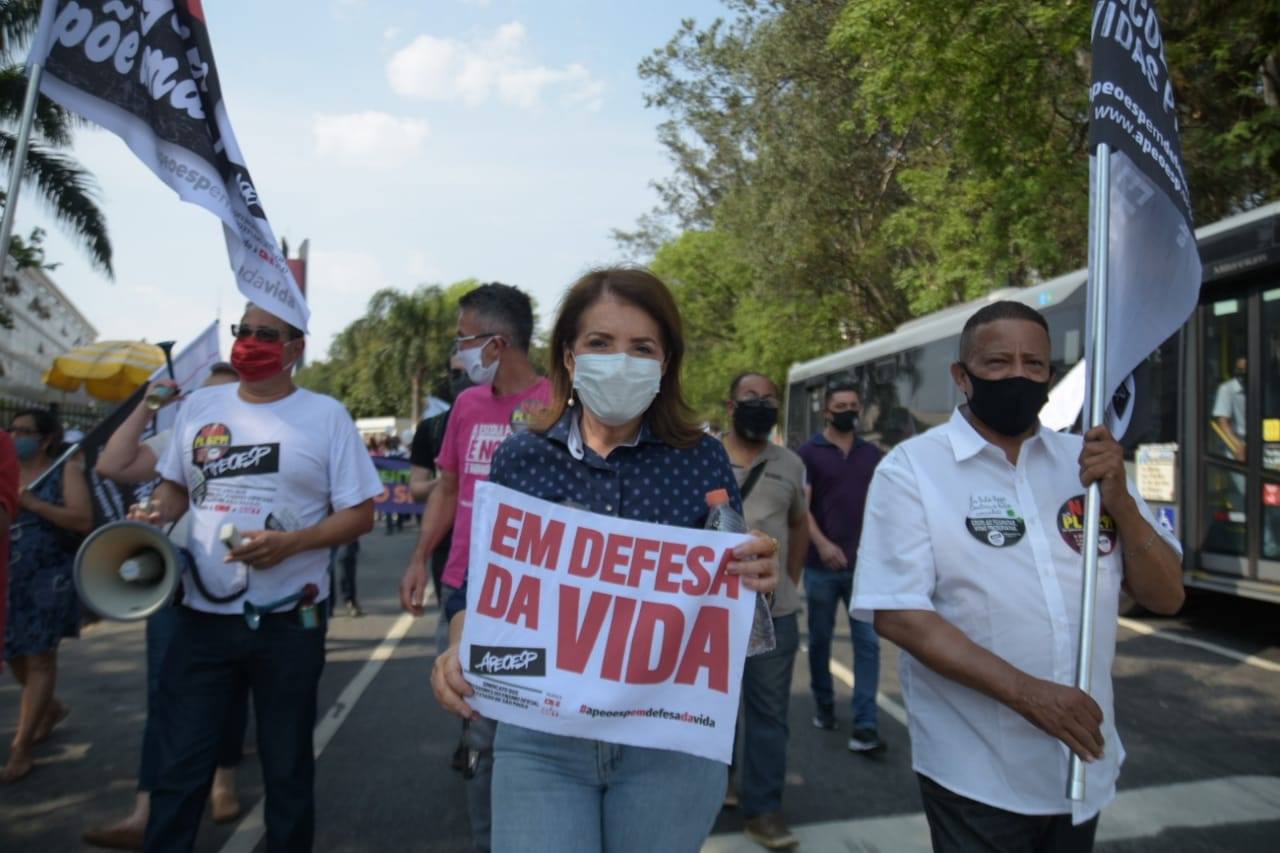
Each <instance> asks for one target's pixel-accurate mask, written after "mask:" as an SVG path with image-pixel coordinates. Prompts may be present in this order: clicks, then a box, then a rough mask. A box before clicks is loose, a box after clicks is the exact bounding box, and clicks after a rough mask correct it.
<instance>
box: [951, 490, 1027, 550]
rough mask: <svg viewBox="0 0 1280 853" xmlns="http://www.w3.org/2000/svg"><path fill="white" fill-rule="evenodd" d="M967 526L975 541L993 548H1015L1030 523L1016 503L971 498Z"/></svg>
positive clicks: (987, 496)
mask: <svg viewBox="0 0 1280 853" xmlns="http://www.w3.org/2000/svg"><path fill="white" fill-rule="evenodd" d="M964 526H965V529H966V530H968V531H969V534H970V535H971V536H973V538H974V539H977V540H978V541H979V542H981V543H982V544H984V545H990V546H991V547H993V548H1008V547H1009V546H1010V545H1016V544H1017V543H1018V542H1019V541H1020V540H1021V539H1022V537H1023V536H1025V535H1026V534H1027V523H1026V522H1025V521H1023V520H1022V517H1021V516H1020V515H1019V514H1018V510H1017V508H1016V507H1015V506H1014V505H1013V502H1012V501H1010V500H1009V499H1008V498H1007V497H1005V496H1004V495H997V494H977V493H975V494H972V495H970V496H969V514H968V516H966V517H965V520H964Z"/></svg>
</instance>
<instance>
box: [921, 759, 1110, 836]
mask: <svg viewBox="0 0 1280 853" xmlns="http://www.w3.org/2000/svg"><path fill="white" fill-rule="evenodd" d="M916 778H917V779H919V780H920V797H921V799H923V800H924V814H925V817H926V818H927V819H928V821H929V836H930V839H931V840H932V841H933V850H934V853H1089V851H1091V850H1093V838H1094V834H1095V833H1096V832H1097V831H1098V818H1097V817H1094V818H1093V819H1092V820H1087V821H1085V822H1084V823H1082V824H1080V825H1079V826H1073V825H1072V823H1071V815H1069V814H1054V815H1025V814H1017V813H1015V812H1009V811H1005V810H1004V809H999V808H996V807H995V806H989V805H987V804H986V803H980V802H978V801H976V800H971V799H969V798H968V797H964V796H961V795H960V794H957V793H956V792H954V791H952V790H949V789H947V788H944V787H942V786H941V785H939V784H938V783H937V782H935V781H933V780H932V779H930V778H929V777H928V776H924V775H921V774H918V773H917V774H916Z"/></svg>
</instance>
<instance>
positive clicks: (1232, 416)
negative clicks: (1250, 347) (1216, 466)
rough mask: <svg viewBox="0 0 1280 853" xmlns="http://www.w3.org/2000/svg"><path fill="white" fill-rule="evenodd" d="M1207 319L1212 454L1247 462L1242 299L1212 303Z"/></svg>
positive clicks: (1207, 402)
mask: <svg viewBox="0 0 1280 853" xmlns="http://www.w3.org/2000/svg"><path fill="white" fill-rule="evenodd" d="M1210 307H1211V311H1210V316H1208V317H1206V318H1205V340H1204V359H1205V360H1204V378H1205V391H1206V393H1205V399H1204V402H1205V406H1206V407H1207V408H1208V411H1207V412H1206V413H1205V417H1206V422H1207V426H1208V430H1207V432H1208V438H1209V440H1208V442H1207V443H1206V446H1207V448H1208V450H1209V453H1210V454H1212V455H1214V456H1219V457H1222V458H1225V459H1229V460H1231V461H1233V462H1239V463H1242V464H1243V463H1244V461H1245V459H1246V458H1247V453H1246V450H1247V445H1246V442H1247V441H1248V438H1249V429H1248V424H1247V422H1246V420H1245V387H1246V382H1247V381H1248V375H1249V360H1248V357H1247V356H1248V353H1247V352H1246V342H1247V341H1248V339H1249V335H1248V327H1247V325H1246V323H1245V314H1244V306H1243V304H1242V300H1239V299H1224V300H1222V301H1221V302H1215V303H1213V305H1212V306H1210Z"/></svg>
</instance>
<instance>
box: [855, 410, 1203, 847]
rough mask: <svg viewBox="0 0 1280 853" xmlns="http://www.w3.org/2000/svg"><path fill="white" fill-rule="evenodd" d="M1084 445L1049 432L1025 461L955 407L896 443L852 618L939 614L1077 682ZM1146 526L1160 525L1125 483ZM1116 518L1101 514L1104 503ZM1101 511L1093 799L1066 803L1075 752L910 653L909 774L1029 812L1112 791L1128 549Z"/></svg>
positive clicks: (904, 658) (880, 484) (865, 545)
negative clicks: (1099, 717)
mask: <svg viewBox="0 0 1280 853" xmlns="http://www.w3.org/2000/svg"><path fill="white" fill-rule="evenodd" d="M1082 446H1083V439H1082V438H1081V437H1080V436H1078V435H1066V434H1063V433H1057V432H1053V431H1052V430H1049V429H1047V428H1044V427H1042V428H1041V429H1040V432H1039V433H1038V434H1037V435H1035V436H1033V437H1032V438H1030V439H1028V440H1027V441H1026V442H1024V443H1023V445H1022V449H1021V451H1020V452H1019V454H1018V463H1017V465H1016V466H1015V465H1011V464H1010V463H1009V461H1008V459H1007V458H1006V457H1005V455H1004V452H1003V451H1001V450H1000V449H999V448H997V447H995V446H994V445H992V444H990V443H989V442H987V440H986V439H984V438H983V437H982V436H981V435H979V434H978V432H977V431H976V430H974V428H973V427H972V426H971V425H970V424H969V422H968V421H967V420H965V418H964V415H963V414H961V412H960V410H959V409H957V410H956V411H955V412H954V413H953V414H952V416H951V419H950V420H949V421H948V422H947V423H945V424H942V425H941V426H938V427H936V428H934V429H932V430H929V431H928V432H927V433H925V434H924V435H921V436H918V437H916V438H912V439H909V440H907V441H905V442H903V443H902V444H900V445H898V446H897V447H896V448H894V449H893V450H892V451H891V452H890V453H889V454H888V455H887V456H886V457H885V458H884V460H883V461H882V462H881V463H880V466H879V467H878V468H877V469H876V473H875V477H874V478H873V479H872V482H871V488H870V491H869V493H868V496H867V510H866V516H865V519H864V521H863V528H862V541H861V545H860V547H859V549H858V571H857V572H855V573H854V578H853V584H854V586H853V602H852V606H851V611H852V613H853V616H854V617H855V618H858V619H863V620H870V619H871V618H872V616H873V613H874V611H877V610H932V611H936V612H937V613H938V614H939V615H940V616H942V617H943V618H944V619H946V620H947V621H948V622H950V623H951V624H952V625H954V626H955V627H956V628H958V629H959V630H960V631H962V632H963V633H964V634H965V636H967V637H968V638H969V639H970V640H972V641H973V642H974V643H977V644H978V645H980V646H982V647H983V648H985V649H987V650H989V651H991V652H992V653H994V654H996V655H998V656H999V657H1001V658H1003V659H1004V660H1006V661H1007V662H1009V663H1010V664H1012V665H1013V666H1015V667H1017V668H1018V669H1020V670H1022V671H1024V672H1026V673H1028V674H1030V675H1032V676H1035V677H1037V678H1042V679H1046V680H1049V681H1054V682H1057V683H1059V684H1073V683H1074V681H1075V649H1076V635H1077V630H1078V626H1079V618H1080V585H1081V576H1082V573H1083V566H1084V561H1083V557H1082V555H1081V550H1080V549H1081V545H1080V540H1082V539H1083V535H1084V533H1083V518H1084V489H1083V488H1082V487H1081V485H1080V471H1079V456H1080V451H1081V449H1082ZM1129 492H1130V494H1132V495H1133V496H1134V499H1135V500H1136V501H1137V505H1138V508H1139V510H1140V511H1141V513H1142V515H1143V517H1144V518H1145V519H1147V521H1148V522H1151V524H1152V527H1154V528H1155V529H1156V530H1157V531H1160V535H1162V536H1163V537H1164V538H1165V540H1166V541H1168V542H1169V544H1170V545H1172V546H1173V547H1174V548H1175V549H1178V550H1179V552H1181V548H1180V546H1179V544H1178V542H1177V540H1175V539H1174V538H1173V537H1172V536H1171V535H1170V534H1168V533H1167V532H1165V531H1164V529H1163V528H1162V527H1160V525H1158V524H1156V523H1155V520H1154V518H1153V516H1152V514H1151V510H1150V508H1149V507H1147V505H1146V503H1145V502H1144V501H1143V500H1142V498H1141V497H1140V496H1139V495H1138V494H1137V493H1136V490H1135V489H1134V488H1133V485H1132V484H1130V486H1129ZM1104 509H1105V508H1104ZM1117 539H1118V537H1117V535H1116V532H1115V525H1114V522H1112V521H1111V519H1110V517H1109V516H1105V515H1104V519H1103V529H1102V536H1101V540H1100V543H1099V552H1100V554H1101V558H1100V560H1099V568H1098V597H1097V620H1096V622H1095V625H1096V629H1097V631H1096V635H1095V640H1094V654H1093V689H1092V691H1091V692H1092V695H1093V698H1094V699H1095V700H1096V701H1097V703H1098V705H1099V706H1100V707H1101V708H1102V712H1103V717H1104V720H1103V724H1102V734H1103V738H1104V739H1105V742H1106V748H1105V755H1104V757H1103V758H1102V759H1100V760H1098V761H1096V762H1094V763H1092V764H1089V765H1087V771H1086V774H1087V775H1086V799H1085V800H1084V801H1083V802H1082V803H1075V804H1073V803H1072V802H1071V800H1069V799H1068V798H1067V795H1066V785H1067V770H1068V764H1069V760H1070V753H1069V751H1068V749H1067V747H1066V746H1065V745H1064V744H1063V743H1062V742H1061V741H1059V740H1057V739H1056V738H1053V737H1051V736H1049V735H1047V734H1045V733H1044V732H1042V731H1041V730H1040V729H1038V728H1036V727H1035V726H1033V725H1031V723H1029V722H1027V721H1026V720H1025V719H1023V717H1021V716H1020V715H1019V714H1018V713H1016V712H1015V711H1013V710H1012V709H1010V708H1008V707H1006V706H1005V705H1003V704H1001V703H1000V702H997V701H996V700H994V699H992V698H990V697H988V696H986V695H984V694H982V693H979V692H978V691H976V690H972V689H970V688H968V687H965V686H963V685H961V684H959V683H957V682H955V681H951V680H950V679H947V678H944V677H943V676H941V675H939V674H938V673H936V672H934V671H933V670H931V669H929V668H928V667H926V666H925V665H924V664H922V663H920V662H919V661H917V660H916V659H915V658H913V657H912V656H911V655H910V654H907V653H906V652H905V651H904V652H903V653H902V654H901V655H900V656H899V670H900V673H901V681H902V692H903V698H904V699H905V700H906V706H907V715H908V723H909V728H910V733H911V749H912V765H913V767H914V769H915V770H916V772H918V773H921V774H923V775H925V776H928V777H929V778H930V779H932V780H934V781H935V782H937V783H938V784H940V785H942V786H943V787H945V788H948V789H950V790H952V791H954V792H955V793H957V794H960V795H962V796H965V797H968V798H970V799H973V800H977V801H979V802H982V803H986V804H988V805H992V806H995V807H997V808H1001V809H1005V810H1006V811H1011V812H1017V813H1021V814H1067V813H1070V814H1072V816H1073V818H1074V820H1075V821H1076V822H1081V821H1085V820H1088V819H1089V818H1091V817H1092V816H1093V815H1095V814H1097V813H1098V812H1099V811H1100V810H1101V809H1102V807H1103V806H1105V805H1106V804H1107V803H1108V802H1110V801H1111V799H1112V798H1113V797H1114V796H1115V783H1116V777H1117V776H1118V774H1119V770H1120V765H1121V763H1122V762H1123V761H1124V747H1123V746H1122V745H1121V743H1120V738H1119V735H1118V734H1117V733H1116V727H1115V707H1114V703H1113V701H1112V688H1111V663H1112V659H1113V657H1114V655H1115V636H1116V618H1115V616H1116V612H1117V609H1118V603H1119V602H1118V600H1119V594H1120V582H1121V580H1122V577H1123V571H1124V567H1123V563H1122V558H1121V553H1122V545H1121V543H1119V542H1118V541H1117Z"/></svg>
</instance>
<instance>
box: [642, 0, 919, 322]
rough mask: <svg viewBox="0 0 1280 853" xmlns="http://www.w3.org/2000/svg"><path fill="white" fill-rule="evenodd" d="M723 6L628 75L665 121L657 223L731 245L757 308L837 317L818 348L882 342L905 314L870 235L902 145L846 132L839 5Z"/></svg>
mask: <svg viewBox="0 0 1280 853" xmlns="http://www.w3.org/2000/svg"><path fill="white" fill-rule="evenodd" d="M727 5H728V6H729V7H730V9H731V10H732V11H733V12H734V13H735V14H736V18H735V19H734V20H733V21H732V22H731V23H725V22H723V21H716V22H715V23H713V24H711V25H710V26H709V27H707V28H705V29H699V28H698V27H697V25H696V24H695V23H694V22H693V21H689V20H687V21H684V22H683V23H682V25H681V27H680V29H679V31H678V32H677V33H676V35H675V36H674V37H673V38H672V39H671V40H670V41H669V42H668V43H667V45H666V46H665V47H663V48H661V49H659V50H656V51H654V52H653V54H652V55H650V56H649V57H648V58H647V59H645V60H644V61H643V62H642V63H641V65H640V76H641V78H642V79H643V80H644V81H645V83H646V84H647V87H648V94H647V98H646V102H647V104H648V105H649V106H652V107H655V108H659V109H662V110H666V111H667V112H669V113H670V114H671V118H670V119H669V120H667V121H666V122H664V123H663V124H662V125H660V126H659V130H658V133H659V138H660V140H661V141H662V143H663V144H664V145H665V146H666V148H667V150H668V152H669V153H670V156H671V159H672V161H673V164H674V166H675V174H674V175H673V177H672V178H671V179H670V180H668V181H666V182H663V183H661V184H659V185H658V189H659V192H660V194H661V197H662V202H663V206H664V208H665V210H666V211H667V212H668V213H670V214H671V215H672V216H673V217H674V219H675V220H676V224H677V225H678V226H679V227H681V228H701V229H706V228H716V229H718V230H723V231H726V232H727V233H729V234H732V235H733V236H734V238H735V239H736V242H737V245H738V247H739V249H740V250H741V251H742V252H743V253H744V254H743V260H744V261H745V262H746V263H747V264H748V265H749V266H750V269H751V271H752V276H751V280H750V282H749V283H747V282H744V283H743V286H750V287H751V289H752V290H753V291H754V293H755V295H756V296H757V297H758V298H759V299H760V301H761V302H762V303H763V304H765V305H771V304H773V303H774V302H778V301H781V302H788V301H798V302H800V303H801V304H802V305H805V306H806V308H816V307H817V306H819V305H830V304H835V305H837V306H838V310H837V312H836V314H835V315H834V317H835V319H836V320H837V321H838V328H837V330H836V332H835V333H834V334H831V335H827V336H825V337H826V340H824V341H822V342H821V343H830V341H831V340H832V339H833V338H834V339H837V340H838V339H841V338H843V337H845V336H847V335H850V334H852V335H857V336H861V335H866V334H873V333H877V332H882V331H884V330H886V329H888V328H891V327H892V326H893V325H894V324H896V323H897V322H900V321H901V320H902V319H904V318H905V316H906V308H907V306H906V302H905V300H904V299H903V298H902V297H901V295H900V294H899V293H898V292H897V291H896V290H895V289H894V287H893V283H892V278H891V275H890V273H891V270H892V268H893V266H894V263H895V260H897V259H895V258H893V257H892V256H891V255H890V254H888V253H886V251H885V243H884V241H883V239H882V238H881V236H880V232H881V229H882V227H883V223H884V220H885V217H886V216H887V215H888V214H889V213H890V212H892V211H893V210H894V209H895V208H896V207H897V205H898V204H899V203H900V197H899V193H898V190H897V186H896V184H895V182H894V180H893V177H894V174H895V172H896V170H897V163H898V158H899V146H900V144H901V140H900V139H898V138H895V136H894V135H893V134H892V133H891V132H890V130H889V128H888V126H887V125H886V126H884V127H870V128H863V127H862V126H861V124H859V125H858V126H857V127H856V128H855V127H854V126H853V123H852V122H851V118H852V116H853V115H854V110H855V107H856V104H857V95H858V90H857V87H856V85H855V84H854V83H853V82H852V76H851V73H852V70H853V63H852V61H851V60H850V59H849V58H848V57H846V56H844V55H843V53H842V52H840V51H838V50H836V49H834V48H832V47H830V46H829V45H828V37H829V34H830V32H831V29H832V27H833V26H834V25H835V24H836V22H837V21H838V20H839V17H840V13H841V11H842V10H843V8H844V6H845V4H844V2H842V0H774V2H756V0H729V2H728V3H727ZM653 225H654V223H653V222H652V221H650V223H649V229H648V230H652V228H653ZM645 230H646V229H644V228H642V231H645ZM631 236H632V237H633V238H634V239H635V240H636V241H639V242H643V239H644V236H645V235H644V234H643V233H642V234H637V235H631ZM814 343H815V344H817V343H819V342H817V341H815V342H814Z"/></svg>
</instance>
